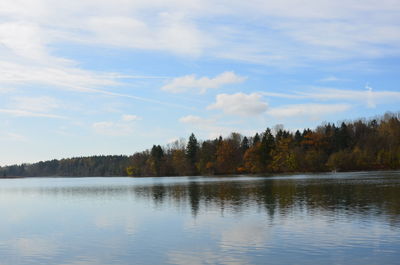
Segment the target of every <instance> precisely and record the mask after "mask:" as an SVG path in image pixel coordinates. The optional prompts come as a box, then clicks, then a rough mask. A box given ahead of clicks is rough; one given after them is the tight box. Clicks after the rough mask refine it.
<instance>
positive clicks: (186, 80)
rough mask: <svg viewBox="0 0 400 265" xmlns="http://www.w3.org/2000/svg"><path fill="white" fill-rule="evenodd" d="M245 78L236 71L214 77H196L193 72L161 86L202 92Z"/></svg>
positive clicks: (164, 88) (174, 89)
mask: <svg viewBox="0 0 400 265" xmlns="http://www.w3.org/2000/svg"><path fill="white" fill-rule="evenodd" d="M244 80H246V77H243V76H238V75H236V74H235V73H234V72H223V73H222V74H219V75H217V76H215V77H213V78H209V77H205V76H204V77H200V78H196V75H194V74H192V75H186V76H182V77H177V78H174V79H172V80H171V81H169V82H168V83H167V84H166V85H164V86H163V87H161V90H164V91H167V92H171V93H182V92H186V91H188V90H194V91H197V92H199V93H201V94H202V93H205V92H206V91H207V90H208V89H211V88H214V89H215V88H220V87H222V86H224V85H228V84H236V83H241V82H243V81H244Z"/></svg>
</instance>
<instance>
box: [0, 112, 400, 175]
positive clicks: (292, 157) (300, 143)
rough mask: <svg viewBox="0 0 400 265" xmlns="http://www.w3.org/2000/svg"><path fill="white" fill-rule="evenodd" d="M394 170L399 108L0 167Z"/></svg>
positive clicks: (13, 171) (118, 171) (398, 157)
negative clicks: (128, 151)
mask: <svg viewBox="0 0 400 265" xmlns="http://www.w3.org/2000/svg"><path fill="white" fill-rule="evenodd" d="M389 169H400V112H399V113H386V114H385V115H383V116H379V117H375V118H373V119H369V120H366V119H358V120H355V121H349V122H341V123H339V124H334V123H325V124H322V125H320V126H318V127H317V128H315V129H314V130H311V129H304V130H303V131H299V130H297V131H295V132H292V131H289V130H285V129H284V128H283V126H275V128H274V129H271V128H267V129H266V130H265V131H264V132H261V133H256V134H255V135H253V136H243V135H241V134H239V133H231V135H230V136H228V137H226V138H223V137H219V138H216V139H212V140H205V141H199V140H198V139H197V138H196V136H195V135H194V134H191V135H190V137H189V139H188V141H187V142H186V141H184V140H178V141H176V142H174V143H172V144H169V145H167V146H164V147H162V146H160V145H153V147H152V148H151V149H150V150H145V151H143V152H137V153H135V154H133V155H132V156H92V157H81V158H71V159H62V160H52V161H46V162H39V163H35V164H22V165H14V166H8V167H3V168H0V176H4V177H6V176H126V175H129V176H182V175H190V176H191V175H219V174H262V173H279V172H323V171H332V170H334V171H356V170H389Z"/></svg>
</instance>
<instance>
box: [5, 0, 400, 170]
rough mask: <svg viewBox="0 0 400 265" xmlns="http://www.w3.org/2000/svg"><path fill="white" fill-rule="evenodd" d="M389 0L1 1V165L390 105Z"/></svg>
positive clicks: (395, 24) (304, 122)
mask: <svg viewBox="0 0 400 265" xmlns="http://www.w3.org/2000/svg"><path fill="white" fill-rule="evenodd" d="M399 59H400V1H398V0H383V1H379V2H377V1H370V0H365V1H361V2H360V1H358V0H347V1H341V0H340V1H328V0H308V1H305V0H299V1H294V0H291V1H289V0H282V1H268V0H263V1H260V0H249V1H235V0H233V1H232V0H231V1H208V0H185V1H180V0H164V1H159V0H146V1H144V0H143V1H142V0H138V1H128V0H114V1H104V0H96V1H95V0H86V1H78V0H70V1H51V0H19V1H16V0H2V1H1V3H0V129H1V130H0V150H1V152H0V165H6V164H13V163H22V162H35V161H40V160H47V159H53V158H63V157H72V156H83V155H97V154H132V153H133V152H136V151H141V150H144V149H147V148H150V147H151V146H152V144H161V145H165V144H167V143H170V142H172V141H174V140H176V139H179V138H182V137H183V138H187V137H188V135H189V134H190V133H191V132H194V133H195V134H196V135H197V136H198V138H200V139H209V138H213V137H217V136H218V135H223V136H226V135H228V134H229V133H230V132H232V131H235V132H240V133H242V134H245V135H252V134H254V133H255V132H257V131H263V130H264V129H265V128H266V127H274V126H275V125H276V124H283V125H284V126H285V128H287V129H291V130H295V129H302V128H305V127H311V128H312V127H315V126H317V125H319V124H321V123H322V122H324V121H330V122H336V121H341V120H351V119H355V118H359V117H373V116H374V115H380V114H383V113H385V112H386V111H399V110H400V108H399V102H400V88H399V86H398V84H399V81H400V74H399V72H400V71H399V69H400V60H399Z"/></svg>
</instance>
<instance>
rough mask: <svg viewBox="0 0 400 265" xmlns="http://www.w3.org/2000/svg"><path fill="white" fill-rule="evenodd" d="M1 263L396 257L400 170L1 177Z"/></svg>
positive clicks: (395, 260) (399, 255)
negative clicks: (282, 173)
mask: <svg viewBox="0 0 400 265" xmlns="http://www.w3.org/2000/svg"><path fill="white" fill-rule="evenodd" d="M0 211H1V218H0V231H1V232H0V235H1V237H0V264H1V265H3V264H10V265H11V264H12V265H17V264H29V265H31V264H41V265H42V264H71V265H72V264H76V265H77V264H99V265H102V264H152V265H154V264H185V265H187V264H232V265H233V264H307V265H308V264H362V265H366V264H379V265H381V264H386V265H387V264H400V172H357V173H335V174H334V173H329V174H328V173H327V174H304V175H276V176H264V177H263V176H226V177H165V178H122V177H121V178H119V177H118V178H116V177H114V178H25V179H1V180H0Z"/></svg>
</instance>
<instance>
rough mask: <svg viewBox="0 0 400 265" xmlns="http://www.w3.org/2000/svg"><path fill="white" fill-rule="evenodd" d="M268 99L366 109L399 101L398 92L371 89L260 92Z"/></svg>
mask: <svg viewBox="0 0 400 265" xmlns="http://www.w3.org/2000/svg"><path fill="white" fill-rule="evenodd" d="M260 94H262V95H264V96H268V97H278V98H287V99H305V100H307V99H308V100H317V101H348V102H353V103H354V102H359V103H362V104H365V106H367V107H370V108H371V107H375V106H376V105H378V104H388V103H393V102H397V101H399V100H400V92H398V91H388V90H384V91H375V90H373V89H372V88H371V89H363V90H352V89H336V88H318V87H314V88H311V89H309V90H308V91H301V92H300V91H293V92H288V93H275V92H260Z"/></svg>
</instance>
